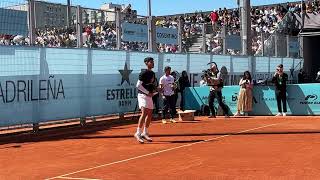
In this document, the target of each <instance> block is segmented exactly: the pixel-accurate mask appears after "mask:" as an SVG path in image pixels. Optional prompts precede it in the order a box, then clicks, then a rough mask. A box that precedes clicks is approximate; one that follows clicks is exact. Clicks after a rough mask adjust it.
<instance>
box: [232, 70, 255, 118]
mask: <svg viewBox="0 0 320 180" xmlns="http://www.w3.org/2000/svg"><path fill="white" fill-rule="evenodd" d="M239 85H240V92H239V96H238V112H237V113H236V114H235V116H240V115H241V114H240V112H244V115H245V116H248V113H249V112H251V111H252V100H253V97H252V89H253V82H252V78H251V74H250V72H249V71H246V72H244V74H243V78H242V79H241V80H240V82H239Z"/></svg>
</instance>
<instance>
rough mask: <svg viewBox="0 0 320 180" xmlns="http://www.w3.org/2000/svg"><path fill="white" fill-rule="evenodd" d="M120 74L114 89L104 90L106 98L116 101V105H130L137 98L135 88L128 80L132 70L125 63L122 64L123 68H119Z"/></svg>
mask: <svg viewBox="0 0 320 180" xmlns="http://www.w3.org/2000/svg"><path fill="white" fill-rule="evenodd" d="M119 73H120V74H121V83H120V84H118V85H117V86H118V87H119V88H116V89H107V90H106V100H107V102H108V101H117V102H118V107H131V106H132V105H133V102H132V101H136V99H137V89H136V87H135V85H134V84H131V82H130V74H131V73H132V70H129V69H128V66H127V63H126V64H125V65H124V68H123V70H119Z"/></svg>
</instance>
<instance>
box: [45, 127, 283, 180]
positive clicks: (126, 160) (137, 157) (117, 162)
mask: <svg viewBox="0 0 320 180" xmlns="http://www.w3.org/2000/svg"><path fill="white" fill-rule="evenodd" d="M283 123H284V122H282V123H276V124H269V125H265V126H260V127H256V128H252V129H247V130H243V131H240V132H237V133H234V134H228V135H223V136H218V137H214V138H211V139H207V140H204V141H199V142H194V143H190V144H185V145H181V146H177V147H173V148H169V149H165V150H161V151H156V152H153V153H149V154H144V155H141V156H136V157H132V158H129V159H124V160H120V161H115V162H111V163H107V164H102V165H99V166H95V167H91V168H87V169H82V170H79V171H75V172H71V173H68V174H64V175H60V176H56V177H52V178H48V179H45V180H51V179H57V178H60V179H61V178H63V177H64V176H69V175H73V174H77V173H81V172H85V171H90V170H93V169H98V168H101V167H106V166H111V165H114V164H120V163H123V162H128V161H131V160H135V159H140V158H143V157H147V156H152V155H156V154H160V153H164V152H168V151H172V150H176V149H181V148H184V147H189V146H193V145H196V144H200V143H204V142H209V141H213V140H217V139H221V138H224V137H228V136H233V135H236V134H241V133H244V132H249V131H253V130H257V129H262V128H266V127H270V126H275V125H279V124H283Z"/></svg>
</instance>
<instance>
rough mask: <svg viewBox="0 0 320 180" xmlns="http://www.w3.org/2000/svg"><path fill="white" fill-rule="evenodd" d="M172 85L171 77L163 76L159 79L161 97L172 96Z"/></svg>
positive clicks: (172, 79)
mask: <svg viewBox="0 0 320 180" xmlns="http://www.w3.org/2000/svg"><path fill="white" fill-rule="evenodd" d="M173 83H174V78H173V76H171V75H169V76H167V75H163V76H162V77H161V78H160V83H159V84H160V85H162V87H163V95H164V96H172V95H173V94H174V91H173V88H172V85H173Z"/></svg>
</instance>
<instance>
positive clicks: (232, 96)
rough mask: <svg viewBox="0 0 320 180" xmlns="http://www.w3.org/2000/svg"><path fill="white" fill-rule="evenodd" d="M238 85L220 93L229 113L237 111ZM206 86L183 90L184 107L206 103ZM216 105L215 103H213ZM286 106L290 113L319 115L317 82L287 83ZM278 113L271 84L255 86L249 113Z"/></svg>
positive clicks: (225, 88) (226, 88) (318, 88)
mask: <svg viewBox="0 0 320 180" xmlns="http://www.w3.org/2000/svg"><path fill="white" fill-rule="evenodd" d="M238 93H239V87H238V86H227V87H224V88H223V91H222V94H223V99H224V102H225V104H226V105H227V106H228V107H229V109H230V113H236V112H237V100H238ZM208 94H209V88H208V87H195V88H188V89H187V90H186V92H185V103H186V109H193V110H200V109H201V106H202V105H203V104H208ZM215 106H216V107H218V105H217V103H216V104H215ZM287 108H288V114H291V115H320V86H319V85H318V84H301V85H288V88H287ZM277 113H278V108H277V101H276V98H275V91H274V87H273V86H256V87H254V91H253V112H252V113H251V115H275V114H277Z"/></svg>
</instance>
